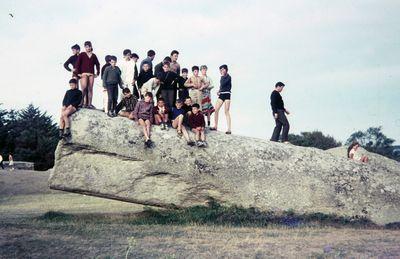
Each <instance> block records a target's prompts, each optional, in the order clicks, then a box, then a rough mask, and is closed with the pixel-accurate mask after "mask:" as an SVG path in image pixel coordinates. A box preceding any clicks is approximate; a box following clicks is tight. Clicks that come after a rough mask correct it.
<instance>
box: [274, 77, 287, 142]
mask: <svg viewBox="0 0 400 259" xmlns="http://www.w3.org/2000/svg"><path fill="white" fill-rule="evenodd" d="M284 87H285V84H284V83H282V82H278V83H276V84H275V90H274V91H272V93H271V108H272V114H273V116H274V119H275V124H276V126H275V128H274V132H273V133H272V137H271V141H279V135H280V134H281V130H282V127H283V131H282V142H284V143H289V142H288V135H289V128H290V125H289V121H288V119H287V118H286V115H285V113H286V114H288V115H289V114H290V112H289V111H288V110H286V109H285V105H284V103H283V99H282V96H281V94H280V93H281V92H282V91H283V88H284Z"/></svg>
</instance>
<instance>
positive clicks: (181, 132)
mask: <svg viewBox="0 0 400 259" xmlns="http://www.w3.org/2000/svg"><path fill="white" fill-rule="evenodd" d="M171 114H172V119H171V124H172V128H174V129H176V132H177V133H178V136H179V137H182V136H183V137H184V138H185V140H186V142H187V144H188V145H189V146H194V144H195V143H194V142H193V141H192V140H191V139H190V137H189V134H188V132H187V130H186V128H185V126H184V125H183V120H184V118H185V114H186V111H185V110H184V109H183V102H182V100H179V99H178V100H176V102H175V107H173V108H172V112H171Z"/></svg>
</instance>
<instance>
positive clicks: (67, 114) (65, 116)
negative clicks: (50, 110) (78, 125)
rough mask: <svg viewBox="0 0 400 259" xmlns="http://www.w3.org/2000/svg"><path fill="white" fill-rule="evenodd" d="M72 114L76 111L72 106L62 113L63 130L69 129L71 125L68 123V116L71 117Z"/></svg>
mask: <svg viewBox="0 0 400 259" xmlns="http://www.w3.org/2000/svg"><path fill="white" fill-rule="evenodd" d="M74 112H76V109H75V107H74V106H72V105H70V106H68V107H67V108H66V109H65V111H64V112H63V117H64V123H65V128H69V127H70V124H71V123H70V120H69V116H71V114H73V113H74Z"/></svg>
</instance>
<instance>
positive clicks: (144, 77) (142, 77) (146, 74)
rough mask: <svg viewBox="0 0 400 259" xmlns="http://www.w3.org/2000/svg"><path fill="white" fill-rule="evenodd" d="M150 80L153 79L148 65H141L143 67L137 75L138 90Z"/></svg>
mask: <svg viewBox="0 0 400 259" xmlns="http://www.w3.org/2000/svg"><path fill="white" fill-rule="evenodd" d="M151 78H153V73H152V72H151V70H150V65H149V63H143V67H141V68H140V73H139V76H138V78H137V85H138V87H139V90H140V89H141V88H142V86H143V85H144V84H145V83H146V82H147V81H149V80H150V79H151Z"/></svg>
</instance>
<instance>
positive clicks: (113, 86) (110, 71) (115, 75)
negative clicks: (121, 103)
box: [103, 56, 123, 117]
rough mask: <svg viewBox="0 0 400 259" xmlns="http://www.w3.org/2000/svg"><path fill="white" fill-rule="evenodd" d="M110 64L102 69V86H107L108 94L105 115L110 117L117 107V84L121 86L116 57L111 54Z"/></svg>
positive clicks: (113, 115)
mask: <svg viewBox="0 0 400 259" xmlns="http://www.w3.org/2000/svg"><path fill="white" fill-rule="evenodd" d="M110 64H111V65H110V66H108V67H107V68H106V69H105V70H104V74H103V86H105V87H106V88H107V94H108V104H107V108H108V112H107V115H108V116H110V117H115V116H117V114H116V112H115V109H116V108H117V100H118V86H119V87H120V88H121V89H123V87H122V79H121V70H120V69H119V67H117V66H116V64H117V57H115V56H112V57H111V58H110Z"/></svg>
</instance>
